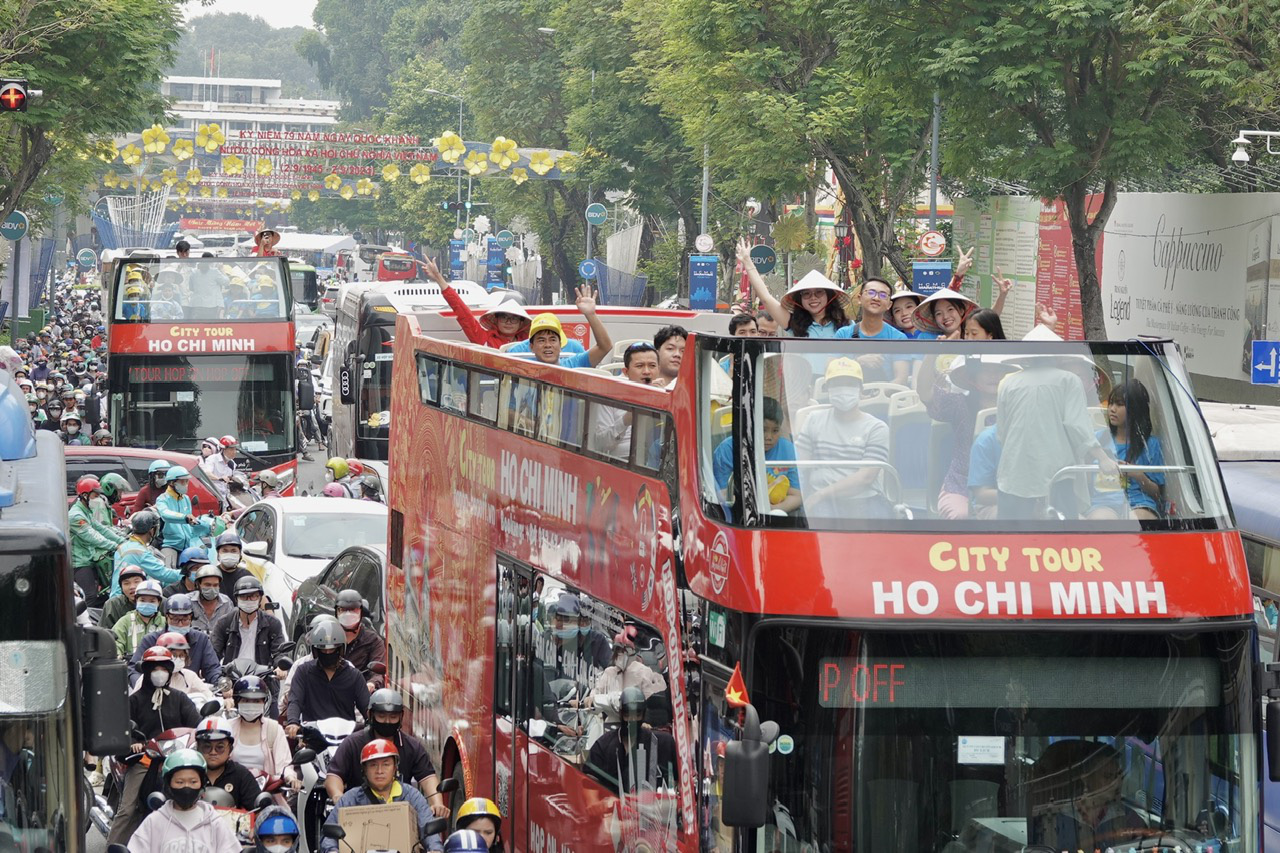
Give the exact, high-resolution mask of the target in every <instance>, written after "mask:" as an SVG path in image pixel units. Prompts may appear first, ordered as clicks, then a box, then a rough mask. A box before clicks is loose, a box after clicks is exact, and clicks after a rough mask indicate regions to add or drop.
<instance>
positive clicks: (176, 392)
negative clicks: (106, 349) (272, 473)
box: [111, 353, 294, 454]
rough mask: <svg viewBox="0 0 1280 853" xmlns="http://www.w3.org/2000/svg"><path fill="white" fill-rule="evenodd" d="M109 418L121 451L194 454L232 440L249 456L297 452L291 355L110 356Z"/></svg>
mask: <svg viewBox="0 0 1280 853" xmlns="http://www.w3.org/2000/svg"><path fill="white" fill-rule="evenodd" d="M111 358H112V361H118V362H120V365H119V367H120V369H119V370H116V371H113V374H112V375H113V379H112V386H111V414H112V418H113V419H114V421H115V423H114V424H113V427H114V431H115V434H116V435H117V436H119V439H120V444H122V445H126V446H132V447H158V448H161V449H164V450H173V451H175V452H180V453H193V454H194V453H196V452H197V449H198V447H199V444H200V440H201V439H202V438H203V437H205V436H207V435H226V434H230V435H235V436H238V437H239V439H240V446H241V448H243V449H244V450H245V451H247V452H249V453H259V454H261V453H280V452H285V451H289V452H292V450H293V448H294V436H293V431H294V422H293V419H292V418H291V417H282V416H281V413H289V412H292V411H293V405H292V400H293V373H292V369H291V368H292V355H291V354H289V353H269V354H263V355H216V356H214V355H200V356H198V357H193V358H187V357H185V356H168V355H145V356H133V355H113V356H112V357H111Z"/></svg>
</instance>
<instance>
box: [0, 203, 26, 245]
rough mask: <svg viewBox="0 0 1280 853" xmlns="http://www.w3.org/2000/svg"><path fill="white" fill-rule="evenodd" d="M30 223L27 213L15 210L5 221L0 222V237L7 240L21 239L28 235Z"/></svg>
mask: <svg viewBox="0 0 1280 853" xmlns="http://www.w3.org/2000/svg"><path fill="white" fill-rule="evenodd" d="M30 224H31V222H30V220H28V219H27V215H26V214H25V213H23V212H22V211H21V210H15V211H14V212H13V213H10V214H9V215H8V217H6V218H5V220H4V222H0V237H4V238H5V239H6V240H15V241H16V240H21V239H22V238H23V236H25V235H26V233H27V227H28V226H29V225H30Z"/></svg>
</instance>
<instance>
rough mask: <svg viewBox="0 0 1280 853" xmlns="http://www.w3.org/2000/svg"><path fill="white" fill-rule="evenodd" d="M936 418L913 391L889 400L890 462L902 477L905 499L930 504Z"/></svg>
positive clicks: (899, 393) (913, 502)
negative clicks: (931, 448) (931, 450)
mask: <svg viewBox="0 0 1280 853" xmlns="http://www.w3.org/2000/svg"><path fill="white" fill-rule="evenodd" d="M932 423H933V421H932V420H931V419H930V418H929V413H928V412H927V411H926V410H925V407H924V404H923V403H921V402H920V397H919V396H918V395H917V394H916V392H914V391H900V392H898V393H897V394H894V395H893V397H891V398H890V400H889V462H890V464H892V465H893V467H894V468H896V469H897V470H898V476H899V477H901V479H902V497H901V500H902V502H903V503H905V504H907V505H909V506H913V507H925V506H928V505H929V495H928V491H929V456H928V454H927V453H926V452H924V451H925V449H926V448H927V447H928V446H929V438H930V435H931V431H932V427H931V424H932Z"/></svg>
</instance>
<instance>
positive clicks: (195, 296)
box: [112, 258, 292, 323]
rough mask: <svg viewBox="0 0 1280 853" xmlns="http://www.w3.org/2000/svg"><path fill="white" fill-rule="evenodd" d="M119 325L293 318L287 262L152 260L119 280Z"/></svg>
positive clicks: (139, 262)
mask: <svg viewBox="0 0 1280 853" xmlns="http://www.w3.org/2000/svg"><path fill="white" fill-rule="evenodd" d="M116 288H117V289H116V298H115V300H114V313H113V315H112V316H113V317H114V319H115V320H116V321H118V322H131V323H171V322H173V321H175V320H194V321H199V322H206V323H209V322H218V321H232V320H234V321H237V322H244V321H253V320H287V319H288V318H289V312H290V310H291V307H292V306H291V301H290V295H289V294H290V288H289V282H288V280H287V277H286V276H285V274H284V259H283V258H146V259H135V260H130V261H129V262H128V263H126V264H125V265H124V269H123V270H122V271H121V273H120V275H119V276H118V278H117V285H116Z"/></svg>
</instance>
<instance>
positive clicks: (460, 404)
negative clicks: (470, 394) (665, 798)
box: [440, 363, 467, 414]
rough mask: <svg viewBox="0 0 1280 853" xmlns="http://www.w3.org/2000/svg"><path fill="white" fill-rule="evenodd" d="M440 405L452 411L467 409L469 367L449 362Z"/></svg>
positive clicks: (464, 410) (463, 411) (462, 412)
mask: <svg viewBox="0 0 1280 853" xmlns="http://www.w3.org/2000/svg"><path fill="white" fill-rule="evenodd" d="M440 406H441V407H442V408H445V409H448V410H449V411H451V412H458V413H459V414H465V413H466V411H467V369H466V368H465V367H463V366H462V365H460V364H453V363H448V364H446V365H445V367H444V387H443V388H442V389H441V394H440Z"/></svg>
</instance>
